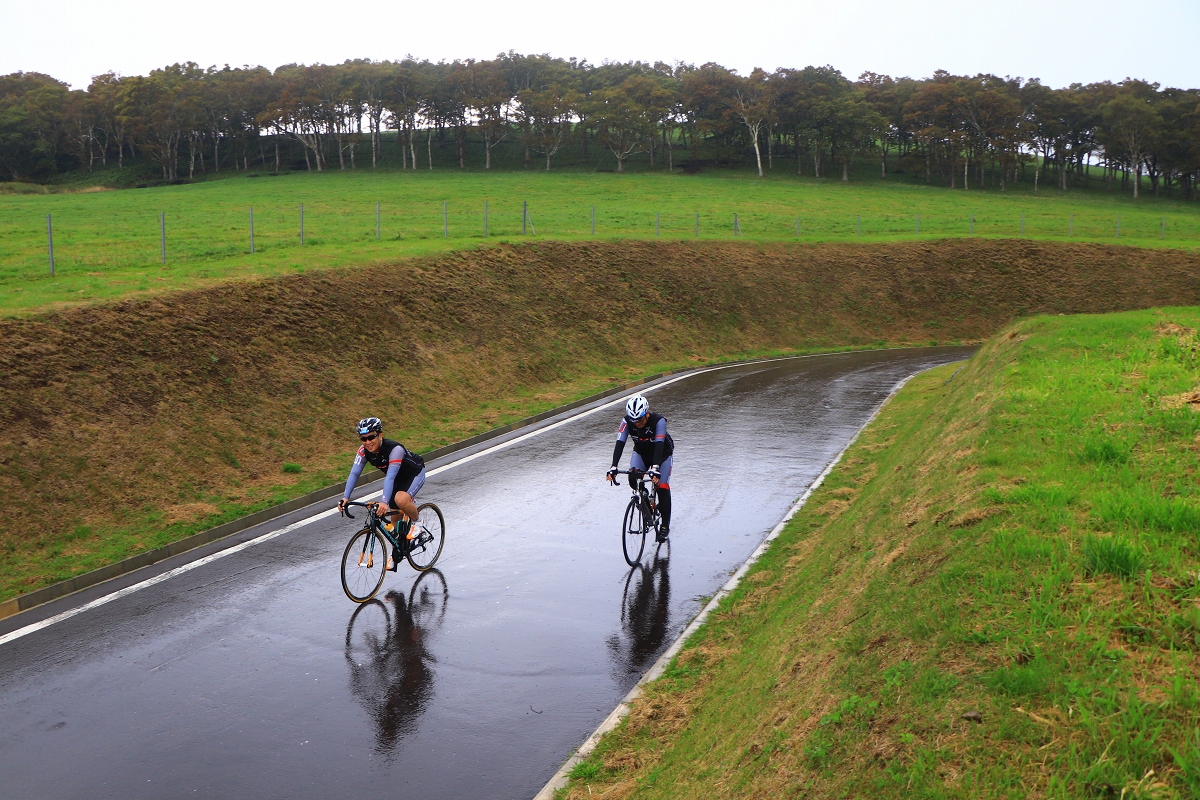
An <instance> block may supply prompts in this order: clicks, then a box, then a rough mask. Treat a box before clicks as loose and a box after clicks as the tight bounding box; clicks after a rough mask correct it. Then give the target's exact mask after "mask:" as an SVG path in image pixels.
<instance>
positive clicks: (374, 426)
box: [358, 417, 383, 436]
mask: <svg viewBox="0 0 1200 800" xmlns="http://www.w3.org/2000/svg"><path fill="white" fill-rule="evenodd" d="M368 433H383V423H382V422H380V421H379V417H364V418H362V419H360V420H359V421H358V435H359V436H366V435H367V434H368Z"/></svg>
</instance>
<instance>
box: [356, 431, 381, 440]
mask: <svg viewBox="0 0 1200 800" xmlns="http://www.w3.org/2000/svg"><path fill="white" fill-rule="evenodd" d="M378 437H379V434H378V433H372V434H371V435H370V436H360V437H358V440H359V441H360V442H373V441H375V439H377V438H378Z"/></svg>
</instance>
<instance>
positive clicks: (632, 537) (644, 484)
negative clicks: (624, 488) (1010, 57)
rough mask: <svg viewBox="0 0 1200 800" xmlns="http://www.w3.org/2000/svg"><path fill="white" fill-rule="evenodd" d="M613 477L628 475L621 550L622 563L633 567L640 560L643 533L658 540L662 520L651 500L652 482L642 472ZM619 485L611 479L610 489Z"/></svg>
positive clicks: (643, 542)
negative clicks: (650, 534) (623, 553)
mask: <svg viewBox="0 0 1200 800" xmlns="http://www.w3.org/2000/svg"><path fill="white" fill-rule="evenodd" d="M616 475H628V476H629V488H630V489H632V490H633V497H631V498H629V505H628V506H626V507H625V519H624V520H623V521H622V523H621V547H622V549H624V551H625V562H626V563H627V564H629V566H631V567H632V566H633V565H635V564H637V563H639V562H640V561H641V558H642V550H643V549H644V548H645V547H646V534H647V533H649V532H650V531H653V532H654V536H655V538H658V528H659V525H661V524H662V517H660V516H659V513H658V504H657V503H656V502H655V499H654V482H653V481H652V480H651V479H650V476H649V475H647V474H646V472H645V471H644V470H640V469H622V470H617V472H616ZM620 485H621V482H620V481H618V480H617V479H616V477H614V478H613V486H620Z"/></svg>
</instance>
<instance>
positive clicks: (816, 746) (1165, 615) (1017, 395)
mask: <svg viewBox="0 0 1200 800" xmlns="http://www.w3.org/2000/svg"><path fill="white" fill-rule="evenodd" d="M1198 326H1200V309H1197V308H1172V309H1164V310H1158V311H1144V312H1130V313H1120V314H1110V315H1103V316H1074V317H1039V318H1033V319H1028V320H1024V321H1021V322H1019V323H1017V324H1015V325H1014V326H1012V327H1010V328H1009V329H1007V330H1006V331H1005V332H1003V333H1002V334H1001V335H999V336H997V337H996V338H994V339H992V340H991V341H989V343H988V344H987V345H986V346H985V347H984V348H983V349H981V351H980V352H979V353H978V354H977V356H976V357H975V358H974V359H972V361H971V362H969V363H968V364H967V365H966V366H964V367H963V368H962V369H961V371H960V372H958V374H957V375H955V374H954V372H955V370H956V369H957V366H954V365H951V366H949V367H945V368H940V369H938V370H934V371H931V372H929V373H926V374H924V375H921V376H919V377H918V378H916V379H914V380H913V381H912V382H911V383H910V384H909V386H908V387H906V389H905V390H904V391H903V392H901V393H900V394H899V395H898V396H897V397H896V398H895V400H894V401H893V403H892V404H890V405H889V406H888V407H887V408H886V409H885V410H884V412H883V413H882V414H881V416H880V417H879V418H878V419H877V421H876V422H875V423H874V424H873V425H872V426H871V427H870V428H869V429H868V430H867V431H866V432H865V433H864V435H863V436H862V437H861V438H860V440H859V441H858V442H857V443H856V444H855V446H854V447H853V448H852V449H851V450H850V451H849V452H848V453H847V456H846V459H845V460H844V462H843V463H842V464H841V465H840V466H839V467H838V468H837V469H836V470H835V471H834V472H833V473H832V474H831V475H830V477H829V479H828V480H827V482H826V483H825V484H824V486H822V488H821V489H820V490H819V491H818V492H816V493H814V495H813V497H812V498H811V499H810V501H809V503H808V504H807V505H806V506H805V508H804V509H802V510H801V512H800V513H799V514H797V516H796V517H795V518H794V519H793V521H792V522H791V523H790V524H789V525H788V527H787V528H786V530H785V531H784V532H783V533H782V535H781V536H780V537H779V539H778V540H777V541H776V542H775V544H774V545H773V546H772V547H771V548H770V550H769V551H768V552H767V553H766V554H765V556H764V557H763V559H762V560H761V561H759V562H758V564H757V565H756V566H755V567H754V569H753V570H751V572H750V573H749V574H748V575H747V577H746V579H745V580H744V581H743V582H742V584H741V585H740V586H739V588H738V589H737V590H736V591H735V592H734V593H733V594H732V595H731V596H730V597H729V598H727V599H726V600H725V601H724V602H723V604H722V605H721V606H720V608H719V609H718V611H717V613H715V614H714V615H713V616H711V617H710V621H709V622H708V624H707V625H706V626H705V627H704V628H703V629H701V630H700V631H699V632H698V633H697V634H696V635H695V636H694V637H693V638H692V640H691V641H689V642H688V643H687V645H686V646H685V648H684V649H683V651H682V652H681V653H680V655H679V657H678V658H677V659H676V660H675V661H674V662H673V663H672V664H671V665H670V667H669V668H668V670H667V672H666V675H665V677H664V678H663V679H661V680H659V681H657V682H656V683H654V684H652V685H651V686H649V687H647V691H646V693H645V694H644V695H643V696H642V697H641V698H640V699H638V700H637V701H636V702H635V703H634V705H633V708H632V711H631V714H630V716H629V717H628V718H627V719H626V720H625V722H624V723H623V724H622V725H621V726H620V727H619V728H618V729H617V730H616V731H614V732H613V733H612V734H610V735H609V736H607V737H606V738H605V739H604V740H603V741H602V742H601V744H600V745H599V746H598V747H597V749H596V750H595V751H594V752H593V754H592V755H591V756H590V757H589V758H588V759H586V760H585V761H583V762H581V763H580V764H579V765H578V766H577V767H576V769H575V770H574V772H573V776H572V777H573V780H572V782H571V784H570V786H568V788H567V789H566V790H564V791H563V792H562V793H561V796H566V797H572V798H582V797H596V796H608V797H627V796H631V797H701V796H703V797H772V796H795V795H800V794H802V795H803V796H805V797H818V798H821V797H938V798H940V797H988V798H991V797H995V798H1000V797H1010V798H1011V797H1062V798H1068V797H1070V798H1075V797H1126V798H1128V797H1164V798H1165V797H1180V798H1182V797H1197V796H1200V733H1197V729H1198V726H1200V690H1198V688H1197V678H1198V676H1200V660H1198V659H1197V651H1198V650H1200V602H1198V600H1200V546H1198V542H1197V532H1198V531H1200V492H1197V489H1196V485H1195V476H1196V473H1197V467H1198V466H1200V458H1198V455H1197V453H1198V451H1200V436H1198V434H1200V415H1198V414H1197V413H1196V412H1195V410H1194V408H1196V406H1197V404H1200V394H1198V393H1197V391H1196V390H1197V389H1198V388H1200V387H1198V386H1197V384H1198V383H1200V356H1198V351H1200V339H1198V338H1197V334H1196V331H1195V329H1196V327H1198Z"/></svg>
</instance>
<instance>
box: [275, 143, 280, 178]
mask: <svg viewBox="0 0 1200 800" xmlns="http://www.w3.org/2000/svg"><path fill="white" fill-rule="evenodd" d="M275 171H276V172H279V137H278V136H276V137H275Z"/></svg>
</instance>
